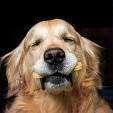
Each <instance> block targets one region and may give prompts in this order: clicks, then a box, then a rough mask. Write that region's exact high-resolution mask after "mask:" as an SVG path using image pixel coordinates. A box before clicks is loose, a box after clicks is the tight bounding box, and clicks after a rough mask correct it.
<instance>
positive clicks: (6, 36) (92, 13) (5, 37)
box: [0, 0, 113, 110]
mask: <svg viewBox="0 0 113 113" xmlns="http://www.w3.org/2000/svg"><path fill="white" fill-rule="evenodd" d="M82 6H83V5H82ZM79 8H80V7H79ZM71 12H73V13H71V14H73V16H58V15H57V16H40V15H38V14H37V15H36V14H35V15H28V14H26V15H16V16H15V15H10V14H5V15H1V17H0V56H3V55H4V54H6V53H8V52H9V51H11V50H13V49H14V48H15V47H16V46H17V45H18V44H19V43H20V42H21V40H22V39H23V38H24V36H25V35H26V33H27V31H28V30H29V29H30V28H31V27H32V26H33V25H34V24H36V23H37V22H39V21H42V20H49V19H54V18H61V19H64V20H66V21H68V22H69V23H71V24H72V25H73V26H74V27H75V29H76V30H77V31H78V32H79V33H81V34H82V35H85V34H87V33H84V32H82V29H83V28H95V29H97V28H110V29H111V28H112V5H111V4H110V2H106V0H102V1H101V2H99V1H98V0H97V2H93V3H90V5H89V4H87V3H86V4H84V7H81V8H80V9H78V7H77V8H75V10H72V11H71ZM110 35H111V34H110ZM89 36H90V35H89ZM89 39H91V40H92V41H94V42H96V43H98V44H99V45H101V46H103V47H105V48H106V50H109V51H107V52H106V54H105V55H106V56H107V58H108V59H109V58H110V59H109V61H108V60H107V61H108V62H110V63H109V65H110V66H112V61H113V60H112V55H111V53H112V49H111V48H112V36H111V37H110V39H109V40H108V42H106V40H100V39H97V38H94V37H89ZM102 41H103V42H102ZM108 55H110V56H108ZM107 69H110V70H111V71H110V72H111V73H110V75H109V76H110V78H111V79H113V77H111V76H113V75H112V68H111V67H109V66H108V68H107ZM112 82H113V80H111V81H110V83H108V82H107V81H105V84H107V85H111V84H112ZM5 88H7V82H6V79H5V77H4V75H3V73H2V74H1V76H0V104H1V105H0V110H2V108H3V107H4V106H5V102H6V100H4V99H3V98H4V94H6V91H5Z"/></svg>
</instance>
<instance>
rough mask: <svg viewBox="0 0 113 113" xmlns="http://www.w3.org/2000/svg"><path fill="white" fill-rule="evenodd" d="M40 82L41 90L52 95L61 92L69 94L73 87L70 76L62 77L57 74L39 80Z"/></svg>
mask: <svg viewBox="0 0 113 113" xmlns="http://www.w3.org/2000/svg"><path fill="white" fill-rule="evenodd" d="M40 82H41V88H42V89H43V90H45V91H46V92H48V93H52V94H59V93H61V92H63V91H64V92H70V91H71V90H72V86H73V82H72V75H71V74H69V75H64V74H61V73H58V72H56V73H54V74H52V75H48V76H46V77H44V78H41V79H40Z"/></svg>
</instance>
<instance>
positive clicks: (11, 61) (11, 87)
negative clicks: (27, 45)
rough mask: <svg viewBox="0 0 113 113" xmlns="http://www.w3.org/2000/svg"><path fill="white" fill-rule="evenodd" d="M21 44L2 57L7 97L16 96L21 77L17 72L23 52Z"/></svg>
mask: <svg viewBox="0 0 113 113" xmlns="http://www.w3.org/2000/svg"><path fill="white" fill-rule="evenodd" d="M23 42H24V41H22V43H21V44H20V45H19V46H18V47H17V48H16V49H14V50H13V51H11V52H10V53H8V54H6V55H5V56H3V57H2V62H3V61H4V62H5V65H6V76H7V80H8V97H10V96H12V95H14V94H16V93H17V92H18V90H19V88H20V84H21V82H22V77H21V75H20V72H19V65H20V60H21V56H22V52H23Z"/></svg>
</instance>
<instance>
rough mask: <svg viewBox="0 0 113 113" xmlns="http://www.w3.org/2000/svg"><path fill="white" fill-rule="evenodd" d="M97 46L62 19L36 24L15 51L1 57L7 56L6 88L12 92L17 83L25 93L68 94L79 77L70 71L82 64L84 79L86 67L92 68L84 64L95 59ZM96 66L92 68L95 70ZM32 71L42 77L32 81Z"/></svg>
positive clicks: (81, 71)
mask: <svg viewBox="0 0 113 113" xmlns="http://www.w3.org/2000/svg"><path fill="white" fill-rule="evenodd" d="M98 47H99V46H98V45H96V44H94V43H93V42H91V41H89V40H87V39H85V38H83V37H81V36H80V35H79V34H78V33H77V32H76V31H75V29H74V28H73V27H72V26H71V25H70V24H69V23H67V22H65V21H64V20H60V19H54V20H50V21H43V22H40V23H38V24H36V25H35V26H33V27H32V28H31V29H30V31H29V32H28V33H27V35H26V37H25V38H24V40H23V41H22V43H21V44H20V45H19V46H18V47H17V48H16V49H15V50H13V51H12V52H10V53H9V54H7V55H6V56H5V57H4V58H6V57H8V64H7V76H8V81H9V89H10V91H11V92H12V91H14V90H15V89H16V88H17V89H18V87H19V85H20V84H21V83H23V84H24V83H25V84H26V85H27V87H28V88H29V90H30V89H32V90H37V89H42V90H44V91H47V92H49V93H55V94H57V93H61V92H63V91H65V92H67V91H68V92H69V91H71V90H72V89H73V85H74V84H75V79H76V78H77V77H78V76H79V75H78V73H77V72H75V71H74V68H75V66H76V65H77V63H78V62H82V64H83V69H82V70H80V72H79V73H81V76H84V73H85V72H86V68H87V67H88V66H90V65H92V66H93V63H92V64H88V61H89V60H92V59H97V58H96V54H97V51H96V50H97V48H98ZM86 53H87V55H86ZM86 56H87V58H88V59H87V58H86ZM89 56H90V57H89ZM92 61H93V60H92ZM93 62H95V61H93ZM96 63H97V62H95V65H94V66H93V67H94V68H95V70H96V71H97V70H98V66H97V65H96ZM14 70H15V71H14ZM32 72H36V73H38V74H40V75H42V76H43V78H37V79H36V78H35V79H34V78H33V77H32ZM25 84H24V85H25Z"/></svg>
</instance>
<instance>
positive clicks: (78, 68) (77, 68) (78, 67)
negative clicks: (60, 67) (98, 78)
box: [74, 62, 82, 71]
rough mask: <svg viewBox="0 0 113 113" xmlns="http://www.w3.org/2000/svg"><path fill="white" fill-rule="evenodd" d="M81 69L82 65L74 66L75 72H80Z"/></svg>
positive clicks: (79, 63)
mask: <svg viewBox="0 0 113 113" xmlns="http://www.w3.org/2000/svg"><path fill="white" fill-rule="evenodd" d="M81 69H82V63H81V62H78V64H77V65H76V66H75V69H74V70H75V71H78V70H81Z"/></svg>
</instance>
